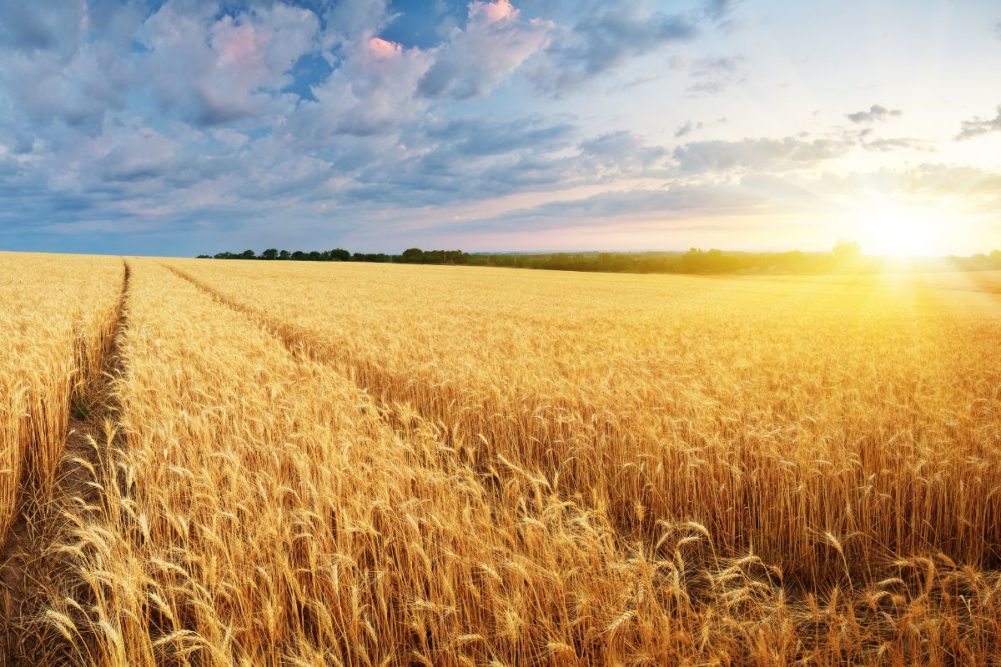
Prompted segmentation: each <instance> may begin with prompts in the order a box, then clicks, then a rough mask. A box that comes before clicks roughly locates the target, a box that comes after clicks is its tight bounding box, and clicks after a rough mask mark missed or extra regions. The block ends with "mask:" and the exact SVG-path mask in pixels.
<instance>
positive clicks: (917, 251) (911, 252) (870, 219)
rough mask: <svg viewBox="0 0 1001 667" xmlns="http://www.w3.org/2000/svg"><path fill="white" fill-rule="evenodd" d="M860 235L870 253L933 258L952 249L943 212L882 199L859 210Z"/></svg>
mask: <svg viewBox="0 0 1001 667" xmlns="http://www.w3.org/2000/svg"><path fill="white" fill-rule="evenodd" d="M855 225H856V227H857V229H858V231H857V233H856V238H857V239H858V241H859V243H860V244H861V245H862V248H863V250H865V252H866V254H868V255H885V256H904V257H933V256H941V255H944V254H946V253H947V252H948V250H947V248H946V246H947V241H948V239H947V238H946V234H945V229H944V225H945V221H944V218H943V216H942V214H941V212H939V211H936V210H931V209H928V208H922V207H917V206H907V205H902V204H898V203H892V202H879V203H876V204H874V205H872V206H867V207H865V208H863V209H861V210H859V211H858V212H857V214H856V217H855Z"/></svg>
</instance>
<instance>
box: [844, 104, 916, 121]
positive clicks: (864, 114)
mask: <svg viewBox="0 0 1001 667" xmlns="http://www.w3.org/2000/svg"><path fill="white" fill-rule="evenodd" d="M903 115H904V112H903V111H900V110H899V109H887V108H886V107H884V106H882V105H880V104H873V105H872V106H871V107H869V109H868V111H856V112H855V113H850V114H846V117H847V118H848V120H850V121H851V122H853V123H876V122H879V121H885V120H890V119H891V118H900V117H901V116H903Z"/></svg>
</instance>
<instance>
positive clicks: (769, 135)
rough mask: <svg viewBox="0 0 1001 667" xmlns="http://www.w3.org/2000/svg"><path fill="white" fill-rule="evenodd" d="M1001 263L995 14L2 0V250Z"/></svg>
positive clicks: (532, 1) (976, 8)
mask: <svg viewBox="0 0 1001 667" xmlns="http://www.w3.org/2000/svg"><path fill="white" fill-rule="evenodd" d="M841 239H850V240H854V241H857V242H859V243H861V245H862V247H863V251H865V252H867V253H870V254H912V255H927V254H972V253H976V252H985V251H990V250H992V249H994V248H1001V3H998V2H997V1H996V0H882V1H881V2H871V0H841V1H839V2H836V3H832V2H823V3H821V2H800V1H792V0H788V1H779V0H687V1H674V2H669V1H666V0H665V1H660V2H654V1H645V0H618V1H616V2H603V1H597V0H577V1H573V0H496V1H493V2H490V1H474V2H465V1H462V0H392V1H388V0H302V1H300V2H291V1H260V2H258V1H252V0H247V1H241V2H222V3H216V2H211V1H208V0H167V1H166V2H151V1H149V0H144V1H126V2H120V1H112V0H63V1H59V2H55V1H52V2H48V1H46V2H33V3H26V2H23V1H22V0H0V250H32V251H57V252H97V253H114V254H144V255H179V256H186V255H195V254H200V253H209V254H212V253H215V252H219V251H222V250H232V251H240V250H243V249H246V248H253V249H256V250H258V251H259V250H262V249H264V248H267V247H277V248H287V249H290V250H295V249H303V250H325V249H330V248H334V247H344V248H348V249H350V250H352V251H362V252H399V251H401V250H402V249H404V248H407V247H411V246H418V247H422V248H461V249H463V250H467V251H526V250H537V251H549V250H599V249H600V250H685V249H687V248H689V247H700V248H710V247H712V248H723V249H734V250H788V249H801V250H823V249H828V248H830V247H832V246H833V244H834V243H835V242H837V241H838V240H841Z"/></svg>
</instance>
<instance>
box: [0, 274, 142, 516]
mask: <svg viewBox="0 0 1001 667" xmlns="http://www.w3.org/2000/svg"><path fill="white" fill-rule="evenodd" d="M122 270H123V269H122V262H121V260H119V259H112V258H108V259H98V258H82V257H72V256H69V257H67V256H56V255H14V254H0V332H2V334H0V437H2V439H0V535H6V534H7V531H8V528H9V526H10V524H11V522H12V521H13V519H14V515H15V509H16V505H17V503H18V502H19V498H18V496H19V491H20V489H21V488H22V487H24V486H26V485H31V486H32V487H34V490H35V491H40V490H41V489H40V487H41V486H44V485H45V483H47V482H48V481H49V480H50V479H51V477H52V475H53V474H54V473H55V469H56V464H57V463H58V461H59V457H60V456H61V455H62V451H63V444H64V442H65V440H66V436H67V425H68V422H69V416H70V413H71V409H72V406H71V403H72V401H73V398H74V394H75V393H78V392H79V390H80V384H81V382H82V381H83V379H84V378H85V377H87V376H88V375H91V374H93V373H94V372H95V371H96V369H97V368H98V367H99V365H100V362H101V358H102V356H103V353H104V349H105V343H106V341H107V338H108V334H109V332H110V327H111V326H112V325H113V324H114V317H113V311H114V309H115V305H116V303H117V297H118V294H119V286H120V283H121V277H122Z"/></svg>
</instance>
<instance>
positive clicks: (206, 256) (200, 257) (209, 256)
mask: <svg viewBox="0 0 1001 667" xmlns="http://www.w3.org/2000/svg"><path fill="white" fill-rule="evenodd" d="M196 259H212V255H198V257H197V258H196Z"/></svg>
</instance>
